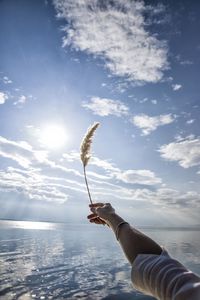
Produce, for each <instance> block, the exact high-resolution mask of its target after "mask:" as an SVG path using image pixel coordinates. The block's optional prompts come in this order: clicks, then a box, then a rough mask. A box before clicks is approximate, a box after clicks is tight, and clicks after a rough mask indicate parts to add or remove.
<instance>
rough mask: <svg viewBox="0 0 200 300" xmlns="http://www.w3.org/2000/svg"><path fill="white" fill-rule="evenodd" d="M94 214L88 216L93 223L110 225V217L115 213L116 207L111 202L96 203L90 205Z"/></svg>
mask: <svg viewBox="0 0 200 300" xmlns="http://www.w3.org/2000/svg"><path fill="white" fill-rule="evenodd" d="M89 207H90V210H91V211H92V214H90V215H89V216H88V217H87V218H88V219H89V221H90V222H91V223H95V224H102V225H105V224H107V225H108V220H109V217H110V216H111V215H113V214H115V210H114V208H113V207H112V206H111V204H110V203H94V204H90V205H89Z"/></svg>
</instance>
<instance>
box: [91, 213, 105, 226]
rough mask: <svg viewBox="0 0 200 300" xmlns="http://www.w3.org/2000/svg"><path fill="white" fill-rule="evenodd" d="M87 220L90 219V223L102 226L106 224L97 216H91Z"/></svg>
mask: <svg viewBox="0 0 200 300" xmlns="http://www.w3.org/2000/svg"><path fill="white" fill-rule="evenodd" d="M87 218H88V219H89V221H90V223H95V224H102V225H105V224H106V222H105V221H103V220H102V219H101V218H99V217H97V215H96V214H91V215H89V216H87Z"/></svg>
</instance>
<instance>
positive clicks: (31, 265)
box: [0, 221, 200, 300]
mask: <svg viewBox="0 0 200 300" xmlns="http://www.w3.org/2000/svg"><path fill="white" fill-rule="evenodd" d="M143 231H144V232H145V233H147V234H148V235H149V236H151V237H152V238H153V239H155V240H156V241H157V242H158V243H160V244H161V245H163V246H164V247H165V248H166V249H167V250H168V251H169V253H170V254H171V255H172V256H173V257H175V258H178V259H179V260H180V261H181V262H182V263H184V264H185V265H186V266H187V267H188V268H189V269H191V270H192V271H194V272H196V273H200V231H199V230H194V229H192V228H188V229H187V228H185V229H181V228H177V229H169V228H168V229H167V228H165V229H164V228H163V229H159V228H144V229H143ZM130 272H131V267H130V265H129V264H128V262H127V261H126V259H125V257H124V255H123V252H122V250H121V249H120V246H119V245H118V242H117V241H116V240H115V237H114V235H113V234H112V232H111V231H110V230H109V228H107V227H103V226H97V225H91V224H88V225H87V224H80V225H72V224H57V223H45V222H26V221H23V222H21V221H0V298H1V299H5V300H9V299H21V300H22V299H23V300H26V299H87V300H99V299H104V300H112V299H117V300H125V299H126V300H131V299H139V300H148V299H154V298H152V297H148V296H144V295H142V294H140V293H138V292H136V291H134V289H133V287H132V285H131V280H130Z"/></svg>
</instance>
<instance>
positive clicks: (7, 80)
mask: <svg viewBox="0 0 200 300" xmlns="http://www.w3.org/2000/svg"><path fill="white" fill-rule="evenodd" d="M3 82H4V83H5V84H9V83H12V80H10V79H9V78H8V77H7V76H4V77H3Z"/></svg>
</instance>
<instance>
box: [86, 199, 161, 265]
mask: <svg viewBox="0 0 200 300" xmlns="http://www.w3.org/2000/svg"><path fill="white" fill-rule="evenodd" d="M90 209H91V211H92V214H90V215H89V216H88V219H89V221H90V222H91V223H95V224H103V225H105V224H107V225H108V226H109V227H110V228H111V229H112V230H113V232H114V233H116V229H117V226H118V225H119V224H120V223H121V222H124V219H122V218H121V217H120V216H119V215H117V214H116V213H115V210H114V208H113V207H112V206H111V205H110V204H109V203H95V204H91V205H90ZM118 237H119V242H120V245H121V247H122V249H123V251H124V253H125V255H126V257H127V259H128V261H129V262H130V263H131V264H132V263H133V261H134V260H135V258H136V256H137V255H138V254H161V252H162V248H161V247H160V246H159V245H158V244H157V243H156V242H155V241H153V240H152V239H151V238H149V237H148V236H146V235H145V234H143V233H142V232H140V231H138V230H136V229H135V228H133V227H131V226H130V225H129V224H122V225H121V226H120V227H119V235H118Z"/></svg>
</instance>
